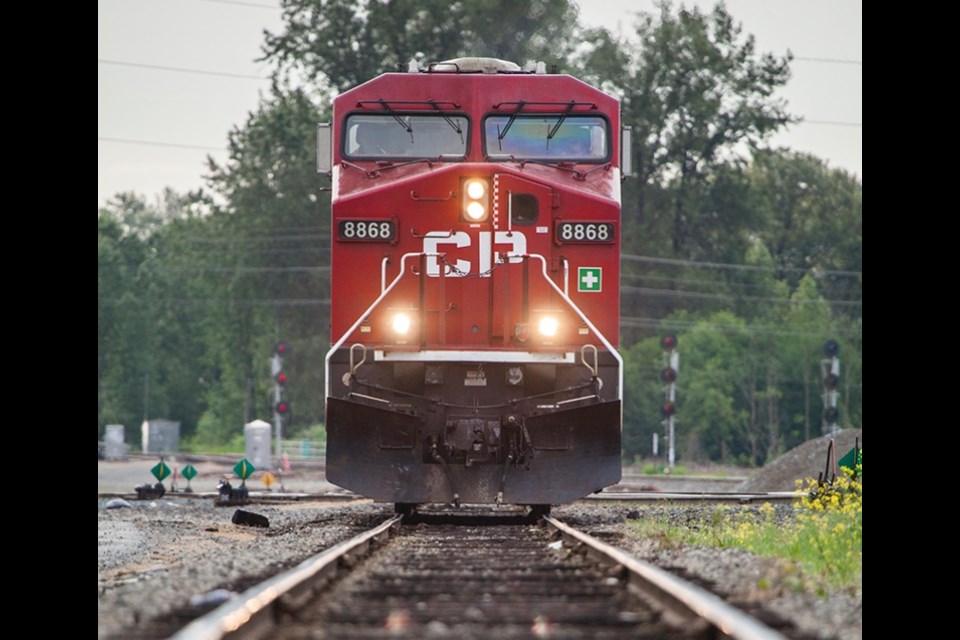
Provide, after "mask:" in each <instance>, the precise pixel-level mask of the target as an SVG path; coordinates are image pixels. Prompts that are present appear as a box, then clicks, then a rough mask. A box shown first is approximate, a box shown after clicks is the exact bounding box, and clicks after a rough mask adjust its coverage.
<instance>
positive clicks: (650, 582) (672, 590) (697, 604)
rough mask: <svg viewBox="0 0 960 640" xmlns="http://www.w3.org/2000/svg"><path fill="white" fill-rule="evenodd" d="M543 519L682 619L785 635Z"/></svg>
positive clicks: (759, 636) (751, 636)
mask: <svg viewBox="0 0 960 640" xmlns="http://www.w3.org/2000/svg"><path fill="white" fill-rule="evenodd" d="M543 520H544V522H546V523H547V525H548V526H550V527H552V528H553V529H555V530H557V531H559V532H560V533H561V535H563V536H564V537H565V538H567V539H569V540H573V541H575V542H576V543H578V544H582V545H585V547H586V548H587V549H588V550H589V551H588V553H590V552H592V554H591V555H593V556H598V557H601V558H606V559H608V560H610V561H612V562H614V563H616V564H618V565H620V566H622V567H623V568H624V569H626V570H627V571H629V572H630V577H631V580H630V587H631V588H634V589H637V590H638V591H640V592H641V593H644V594H646V595H648V596H650V597H653V598H654V599H656V600H657V601H658V602H662V603H666V604H667V606H668V607H669V609H670V612H671V613H672V614H674V616H679V617H680V619H681V620H688V621H691V622H692V621H694V620H696V619H702V620H706V621H707V623H709V624H710V625H711V626H713V627H714V628H716V629H718V630H719V631H720V632H721V633H723V634H724V635H726V636H728V637H730V638H734V639H736V640H785V639H786V637H785V636H784V635H782V634H780V633H779V632H777V631H774V630H773V629H771V628H769V627H767V626H766V625H764V624H763V623H761V622H760V621H758V620H755V619H754V618H751V617H750V616H748V615H747V614H745V613H744V612H742V611H740V610H739V609H737V608H736V607H733V606H732V605H729V604H727V603H726V602H724V601H723V600H721V599H720V598H718V597H717V596H715V595H714V594H712V593H710V592H709V591H706V590H705V589H701V588H700V587H698V586H696V585H693V584H690V583H689V582H686V581H685V580H682V579H680V578H678V577H676V576H674V575H672V574H670V573H668V572H666V571H664V570H663V569H660V568H659V567H655V566H653V565H652V564H649V563H646V562H643V561H642V560H638V559H636V558H634V557H633V556H631V555H629V554H626V553H624V552H623V551H620V550H619V549H617V548H616V547H612V546H610V545H608V544H606V543H604V542H601V541H600V540H597V539H596V538H593V537H591V536H588V535H586V534H585V533H582V532H580V531H577V530H576V529H574V528H572V527H570V526H568V525H566V524H564V523H563V522H561V521H559V520H557V519H556V518H553V517H550V516H544V518H543Z"/></svg>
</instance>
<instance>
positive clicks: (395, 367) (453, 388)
mask: <svg viewBox="0 0 960 640" xmlns="http://www.w3.org/2000/svg"><path fill="white" fill-rule="evenodd" d="M318 139H319V142H318V158H319V167H318V168H319V170H320V171H321V172H327V171H330V172H331V174H332V208H333V216H332V245H333V247H332V258H331V264H332V276H331V278H332V291H331V297H332V311H331V341H332V347H331V349H330V352H329V354H328V355H327V361H326V380H327V394H326V395H327V398H326V429H327V478H328V479H329V480H330V481H331V482H333V483H335V484H337V485H339V486H342V487H344V488H347V489H350V490H352V491H355V492H357V493H359V494H362V495H365V496H368V497H371V498H373V499H375V500H377V501H383V502H393V503H396V505H397V507H398V509H407V508H410V507H412V506H413V505H416V504H421V503H448V502H453V503H457V504H459V503H461V502H464V503H494V502H496V503H500V502H507V503H512V504H520V505H532V506H535V507H536V508H538V509H548V508H549V505H551V504H559V503H565V502H569V501H572V500H575V499H578V498H581V497H583V496H585V495H587V494H590V493H593V492H596V491H598V490H600V489H602V488H603V487H606V486H609V485H611V484H615V483H616V482H618V481H619V479H620V433H621V420H622V410H621V394H622V387H623V384H622V380H623V376H622V361H621V358H620V356H619V354H618V353H617V350H616V349H617V335H618V326H619V309H620V302H619V301H620V289H619V280H620V182H621V175H622V174H623V170H622V167H621V125H620V109H619V103H618V102H617V100H616V99H615V98H613V97H611V96H609V95H607V94H605V93H603V92H601V91H599V90H597V89H595V88H593V87H590V86H588V85H586V84H584V83H583V82H581V81H580V80H577V79H575V78H573V77H571V76H568V75H557V74H547V73H544V70H543V65H542V64H541V65H539V68H535V69H527V70H524V69H520V68H519V67H518V66H517V65H514V64H512V63H509V62H505V61H501V60H494V59H489V58H463V59H458V60H452V61H449V62H444V63H438V64H434V65H431V66H430V67H429V68H426V69H419V68H417V67H416V65H415V64H412V65H411V70H410V72H408V73H387V74H384V75H382V76H380V77H378V78H375V79H373V80H371V81H369V82H367V83H365V84H363V85H361V86H359V87H356V88H354V89H352V90H350V91H348V92H346V93H344V94H342V95H341V96H339V97H338V98H337V99H336V100H335V102H334V109H333V124H332V127H330V126H329V125H321V127H320V129H319V138H318ZM328 163H330V164H328Z"/></svg>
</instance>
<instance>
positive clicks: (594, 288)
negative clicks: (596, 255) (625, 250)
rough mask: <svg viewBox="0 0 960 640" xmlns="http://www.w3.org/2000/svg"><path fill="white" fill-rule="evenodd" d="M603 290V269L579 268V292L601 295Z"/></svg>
mask: <svg viewBox="0 0 960 640" xmlns="http://www.w3.org/2000/svg"><path fill="white" fill-rule="evenodd" d="M602 290H603V267H578V268H577V291H579V292H581V293H599V292H600V291H602Z"/></svg>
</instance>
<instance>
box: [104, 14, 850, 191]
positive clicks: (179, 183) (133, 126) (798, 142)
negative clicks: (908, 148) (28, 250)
mask: <svg viewBox="0 0 960 640" xmlns="http://www.w3.org/2000/svg"><path fill="white" fill-rule="evenodd" d="M577 4H579V5H580V7H581V19H582V21H583V22H585V23H587V24H589V25H598V26H605V27H607V28H610V29H612V30H616V29H617V28H618V27H619V28H622V29H623V30H624V31H625V32H627V31H629V28H630V26H631V25H632V24H633V15H635V13H636V12H637V11H653V10H654V0H580V1H579V2H577ZM686 4H687V5H688V6H690V5H692V4H697V5H700V6H701V7H702V8H703V9H704V10H709V9H710V8H712V7H713V5H714V4H715V3H714V2H703V1H697V2H690V1H689V0H687V2H686ZM278 5H279V3H278V2H276V1H275V0H98V3H97V6H98V16H97V19H98V29H97V57H98V64H97V136H98V142H97V165H98V170H97V176H98V177H97V206H98V207H99V206H101V205H102V204H103V203H104V202H106V200H107V199H108V198H110V197H111V196H113V195H114V194H116V193H118V192H121V191H135V192H138V193H141V194H144V195H147V196H148V197H149V198H150V199H153V197H154V196H156V195H157V194H159V193H161V192H162V190H163V188H164V187H167V186H169V187H172V188H173V189H175V190H177V191H180V192H186V191H188V190H190V189H195V188H197V187H200V186H203V184H204V182H203V174H204V171H205V166H206V165H205V162H204V159H205V158H206V156H207V155H212V156H214V157H215V158H217V159H218V160H221V161H222V160H224V159H225V158H226V151H225V147H226V137H227V132H228V131H229V130H230V129H231V128H233V127H235V126H238V125H241V124H242V123H243V122H244V121H245V120H246V117H247V114H248V113H249V112H250V111H252V110H254V109H255V108H256V106H257V104H258V101H259V97H260V94H261V93H262V92H266V91H267V90H268V89H269V82H268V81H267V80H265V79H264V78H266V76H267V75H268V72H269V69H268V67H267V65H265V64H263V63H257V62H255V59H256V58H257V57H258V56H259V54H260V44H261V42H262V39H263V37H262V34H263V30H264V29H267V30H270V31H273V32H276V31H279V30H280V28H281V21H280V15H281V14H280V10H279V8H278ZM726 5H727V9H728V10H729V11H730V13H731V14H732V15H733V17H734V18H735V19H736V20H738V21H740V22H741V23H742V24H743V27H744V30H745V31H746V32H748V33H752V34H753V35H754V36H756V39H757V45H758V49H759V50H760V51H770V52H773V53H776V54H783V53H785V52H786V51H787V50H788V49H789V50H791V51H792V52H793V54H794V55H795V56H796V59H795V61H794V62H793V64H792V70H793V78H792V79H791V81H790V83H789V85H788V86H787V87H786V89H785V90H784V91H783V92H782V94H781V95H782V97H783V98H785V99H786V100H787V101H788V108H789V110H790V111H791V113H794V114H797V115H800V116H802V117H804V118H805V119H806V121H805V122H803V123H801V124H798V125H796V126H794V127H792V128H791V129H790V130H789V131H786V132H784V133H782V134H779V135H778V136H777V137H776V138H775V139H774V140H773V143H774V144H775V145H777V146H785V147H790V148H792V149H796V150H799V151H806V152H810V153H813V154H815V155H817V156H819V157H821V158H824V159H825V160H827V161H828V162H829V163H830V166H833V167H837V168H841V169H845V170H847V171H849V172H851V173H854V174H856V175H858V176H860V177H861V178H862V176H863V167H862V161H863V127H862V123H863V111H862V71H863V66H862V17H863V6H862V2H861V1H860V0H728V1H727V2H726ZM158 67H163V68H158ZM187 70H193V71H206V72H213V74H203V73H195V72H191V71H187ZM258 78H260V79H258Z"/></svg>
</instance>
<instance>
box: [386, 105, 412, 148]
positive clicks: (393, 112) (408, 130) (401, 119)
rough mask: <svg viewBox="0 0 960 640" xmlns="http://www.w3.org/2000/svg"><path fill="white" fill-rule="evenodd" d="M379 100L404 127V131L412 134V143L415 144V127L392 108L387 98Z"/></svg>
mask: <svg viewBox="0 0 960 640" xmlns="http://www.w3.org/2000/svg"><path fill="white" fill-rule="evenodd" d="M377 102H378V103H380V106H381V107H383V110H384V111H386V112H387V114H388V115H389V116H391V117H392V118H393V119H394V120H396V121H397V124H399V125H400V126H401V127H403V130H404V131H406V132H407V133H409V134H410V144H413V127H412V126H411V125H410V124H409V123H407V122H404V121H403V118H401V117H400V114H399V113H397V112H396V111H394V110H393V109H392V108H390V105H389V104H388V103H387V101H386V100H384V99H383V98H380V99H379V100H377Z"/></svg>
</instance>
